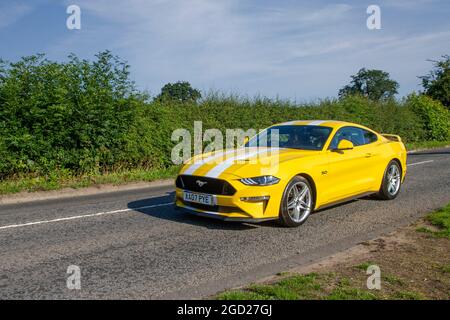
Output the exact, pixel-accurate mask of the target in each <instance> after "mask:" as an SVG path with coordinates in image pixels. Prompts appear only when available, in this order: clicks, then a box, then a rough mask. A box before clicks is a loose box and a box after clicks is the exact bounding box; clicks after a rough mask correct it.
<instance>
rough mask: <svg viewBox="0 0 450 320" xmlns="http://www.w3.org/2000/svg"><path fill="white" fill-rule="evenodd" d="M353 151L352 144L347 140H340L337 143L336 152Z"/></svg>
mask: <svg viewBox="0 0 450 320" xmlns="http://www.w3.org/2000/svg"><path fill="white" fill-rule="evenodd" d="M351 149H353V143H352V142H351V141H349V140H346V139H342V140H341V141H339V143H338V146H337V148H336V150H351Z"/></svg>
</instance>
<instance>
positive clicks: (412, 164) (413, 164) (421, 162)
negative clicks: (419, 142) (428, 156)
mask: <svg viewBox="0 0 450 320" xmlns="http://www.w3.org/2000/svg"><path fill="white" fill-rule="evenodd" d="M433 161H434V160H426V161H420V162H414V163H410V164H407V165H406V166H407V167H410V166H415V165H416V164H424V163H430V162H433Z"/></svg>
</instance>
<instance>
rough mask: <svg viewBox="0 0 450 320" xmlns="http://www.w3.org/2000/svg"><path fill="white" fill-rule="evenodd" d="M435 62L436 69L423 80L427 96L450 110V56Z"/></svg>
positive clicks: (423, 77)
mask: <svg viewBox="0 0 450 320" xmlns="http://www.w3.org/2000/svg"><path fill="white" fill-rule="evenodd" d="M430 61H431V62H433V65H434V69H433V70H432V71H430V73H429V74H428V75H426V76H422V77H419V78H420V79H422V86H423V88H424V90H425V91H424V93H425V95H427V96H429V97H431V98H433V99H435V100H438V101H440V102H441V103H442V104H443V105H444V106H446V107H447V108H450V56H449V55H444V56H442V60H440V61H434V60H430Z"/></svg>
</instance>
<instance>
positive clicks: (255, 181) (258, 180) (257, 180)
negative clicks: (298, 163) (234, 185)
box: [240, 176, 280, 186]
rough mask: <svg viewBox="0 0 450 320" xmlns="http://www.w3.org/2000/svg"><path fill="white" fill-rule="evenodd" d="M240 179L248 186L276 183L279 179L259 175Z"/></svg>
mask: <svg viewBox="0 0 450 320" xmlns="http://www.w3.org/2000/svg"><path fill="white" fill-rule="evenodd" d="M240 181H241V182H242V183H243V184H246V185H248V186H270V185H272V184H276V183H278V182H279V181H280V179H278V178H277V177H274V176H260V177H254V178H244V179H241V180H240Z"/></svg>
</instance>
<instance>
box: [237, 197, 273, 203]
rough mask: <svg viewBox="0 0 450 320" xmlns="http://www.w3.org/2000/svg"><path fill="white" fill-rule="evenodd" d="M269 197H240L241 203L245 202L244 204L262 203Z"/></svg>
mask: <svg viewBox="0 0 450 320" xmlns="http://www.w3.org/2000/svg"><path fill="white" fill-rule="evenodd" d="M269 199H270V197H269V196H260V197H242V198H241V201H246V202H262V201H267V200H269Z"/></svg>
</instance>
